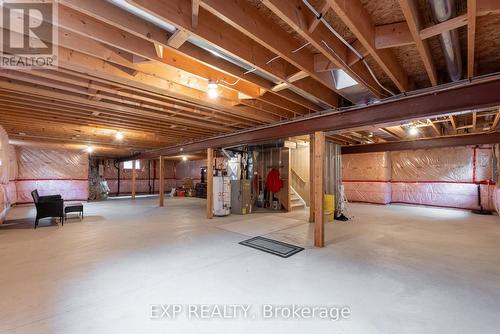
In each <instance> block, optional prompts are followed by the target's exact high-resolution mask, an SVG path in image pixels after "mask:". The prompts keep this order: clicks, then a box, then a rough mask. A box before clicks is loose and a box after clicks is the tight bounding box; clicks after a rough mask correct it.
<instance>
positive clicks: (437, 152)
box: [391, 146, 493, 182]
mask: <svg viewBox="0 0 500 334" xmlns="http://www.w3.org/2000/svg"><path fill="white" fill-rule="evenodd" d="M492 157H493V151H492V149H491V148H490V147H489V148H487V147H484V148H474V147H471V146H463V147H450V148H439V149H429V150H416V151H399V152H391V160H392V181H423V182H426V181H446V182H476V181H478V182H481V181H486V180H491V179H492V178H493V175H492Z"/></svg>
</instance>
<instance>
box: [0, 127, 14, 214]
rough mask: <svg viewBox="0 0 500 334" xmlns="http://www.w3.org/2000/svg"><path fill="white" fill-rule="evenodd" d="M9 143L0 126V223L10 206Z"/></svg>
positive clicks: (5, 133)
mask: <svg viewBox="0 0 500 334" xmlns="http://www.w3.org/2000/svg"><path fill="white" fill-rule="evenodd" d="M10 150H11V148H10V145H9V137H8V136H7V132H5V130H4V129H3V128H2V127H1V126H0V223H2V222H3V221H4V220H5V216H6V215H7V211H8V210H9V208H10V202H9V198H8V192H9V191H8V185H9V178H10V165H11V164H10Z"/></svg>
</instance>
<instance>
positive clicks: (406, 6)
mask: <svg viewBox="0 0 500 334" xmlns="http://www.w3.org/2000/svg"><path fill="white" fill-rule="evenodd" d="M399 6H400V7H401V10H402V11H403V14H404V16H405V19H406V22H407V25H406V26H407V28H408V29H409V30H410V34H411V37H412V40H413V42H414V43H415V45H416V47H417V50H418V53H419V55H420V59H421V60H422V63H423V64H424V67H425V71H426V72H427V76H428V77H429V81H430V82H431V85H432V86H436V85H437V84H438V80H437V74H436V66H435V65H434V61H433V60H432V55H431V52H430V49H429V44H428V43H427V41H426V40H422V39H421V38H420V30H421V24H420V19H419V14H418V9H417V5H416V3H415V1H414V0H399Z"/></svg>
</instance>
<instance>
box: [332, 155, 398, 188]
mask: <svg viewBox="0 0 500 334" xmlns="http://www.w3.org/2000/svg"><path fill="white" fill-rule="evenodd" d="M342 179H343V180H344V181H360V180H362V181H390V180H391V156H390V154H389V153H388V152H375V153H362V154H347V155H343V156H342Z"/></svg>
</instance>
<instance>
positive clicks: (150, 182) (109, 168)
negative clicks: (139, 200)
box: [104, 160, 207, 196]
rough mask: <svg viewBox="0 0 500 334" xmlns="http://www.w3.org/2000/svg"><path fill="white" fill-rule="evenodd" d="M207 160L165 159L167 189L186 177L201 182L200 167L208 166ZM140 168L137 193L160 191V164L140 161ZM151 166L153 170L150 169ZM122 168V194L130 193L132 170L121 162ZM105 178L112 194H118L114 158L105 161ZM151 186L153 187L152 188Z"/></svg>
mask: <svg viewBox="0 0 500 334" xmlns="http://www.w3.org/2000/svg"><path fill="white" fill-rule="evenodd" d="M206 164H207V163H206V160H190V161H181V162H179V161H172V160H165V163H164V166H165V169H164V175H165V176H164V180H165V181H164V182H165V191H166V192H170V190H171V189H172V188H175V187H180V186H182V184H183V180H184V178H186V177H190V178H192V179H193V183H194V184H196V183H198V182H200V172H201V170H200V168H201V167H204V166H206ZM139 165H140V168H139V169H137V172H136V193H137V194H149V193H150V190H151V193H158V189H159V176H160V173H159V170H158V168H159V164H158V161H156V160H151V165H148V160H140V161H139ZM149 166H151V170H150V171H149ZM119 168H120V195H129V194H130V193H131V192H132V170H131V169H125V168H124V163H120V164H119ZM104 178H105V179H106V181H107V182H108V186H109V189H110V195H111V196H116V195H118V170H117V169H116V168H115V166H114V162H113V160H106V161H105V162H104ZM150 186H151V188H150Z"/></svg>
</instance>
